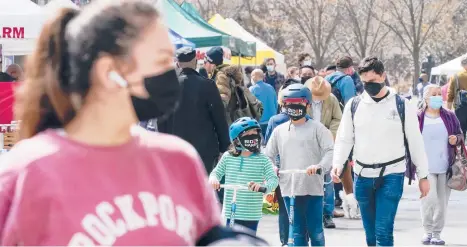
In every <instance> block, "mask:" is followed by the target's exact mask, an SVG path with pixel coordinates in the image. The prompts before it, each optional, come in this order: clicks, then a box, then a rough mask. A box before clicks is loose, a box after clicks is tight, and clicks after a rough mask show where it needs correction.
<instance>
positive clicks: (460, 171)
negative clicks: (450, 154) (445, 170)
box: [448, 143, 467, 191]
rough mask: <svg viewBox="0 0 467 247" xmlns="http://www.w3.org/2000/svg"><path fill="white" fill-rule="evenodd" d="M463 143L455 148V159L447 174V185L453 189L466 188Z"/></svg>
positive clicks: (466, 160)
mask: <svg viewBox="0 0 467 247" xmlns="http://www.w3.org/2000/svg"><path fill="white" fill-rule="evenodd" d="M466 153H467V152H466V150H465V145H464V143H462V144H461V145H459V147H457V149H456V161H455V162H454V164H453V165H452V167H451V172H450V174H449V175H448V176H449V178H448V187H449V188H451V189H453V190H458V191H464V190H466V189H467V158H466V157H465V155H466Z"/></svg>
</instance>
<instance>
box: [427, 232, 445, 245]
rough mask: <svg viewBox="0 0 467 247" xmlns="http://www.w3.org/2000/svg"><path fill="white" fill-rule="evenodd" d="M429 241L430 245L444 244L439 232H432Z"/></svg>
mask: <svg viewBox="0 0 467 247" xmlns="http://www.w3.org/2000/svg"><path fill="white" fill-rule="evenodd" d="M430 243H431V244H432V245H445V244H446V242H444V240H442V239H441V236H440V234H439V233H434V234H433V236H432V238H431V240H430Z"/></svg>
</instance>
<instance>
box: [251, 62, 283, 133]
mask: <svg viewBox="0 0 467 247" xmlns="http://www.w3.org/2000/svg"><path fill="white" fill-rule="evenodd" d="M251 83H252V85H253V86H251V87H250V88H249V89H250V92H251V93H252V94H253V95H254V96H255V97H256V98H257V99H258V100H259V101H261V103H262V104H263V108H264V111H263V115H262V116H261V119H260V120H259V124H260V126H261V132H262V134H263V137H264V136H265V135H266V128H267V127H268V122H269V119H270V118H271V117H272V116H274V115H275V114H276V112H277V95H276V90H275V89H274V88H273V87H272V86H271V85H269V84H267V83H266V82H264V73H263V71H262V70H260V69H255V70H253V72H251Z"/></svg>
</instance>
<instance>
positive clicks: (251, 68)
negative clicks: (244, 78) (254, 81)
mask: <svg viewBox="0 0 467 247" xmlns="http://www.w3.org/2000/svg"><path fill="white" fill-rule="evenodd" d="M253 70H255V67H253V66H247V67H245V74H251V72H253Z"/></svg>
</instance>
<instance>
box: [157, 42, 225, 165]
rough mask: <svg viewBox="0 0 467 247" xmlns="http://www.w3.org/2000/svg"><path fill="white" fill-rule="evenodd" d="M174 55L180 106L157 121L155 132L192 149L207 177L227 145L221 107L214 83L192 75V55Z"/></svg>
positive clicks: (191, 51) (184, 51)
mask: <svg viewBox="0 0 467 247" xmlns="http://www.w3.org/2000/svg"><path fill="white" fill-rule="evenodd" d="M176 55H177V59H178V66H179V67H180V68H181V69H182V70H181V72H180V75H179V81H180V84H181V85H182V93H181V99H180V104H179V106H178V108H177V109H176V110H175V112H174V113H173V114H171V115H170V116H169V117H168V118H166V119H163V120H158V123H157V127H158V131H159V132H162V133H168V134H173V135H176V136H178V137H180V138H182V139H184V140H185V141H187V142H189V143H190V144H191V145H193V146H194V147H195V148H196V150H197V151H198V153H199V155H200V156H201V159H202V160H203V162H204V166H205V167H206V171H207V172H208V174H209V173H210V172H211V171H212V170H213V168H214V165H215V164H216V163H217V159H218V157H219V154H220V153H224V152H225V151H227V149H228V147H229V145H230V139H229V129H228V126H227V122H226V120H225V115H224V114H225V113H224V105H223V104H222V100H221V96H220V94H219V91H218V89H217V87H216V84H215V83H214V81H212V80H209V79H207V78H205V77H203V76H201V75H200V74H199V73H198V72H196V70H195V69H196V51H195V50H194V49H192V48H190V47H183V48H180V49H178V50H177V52H176Z"/></svg>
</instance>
